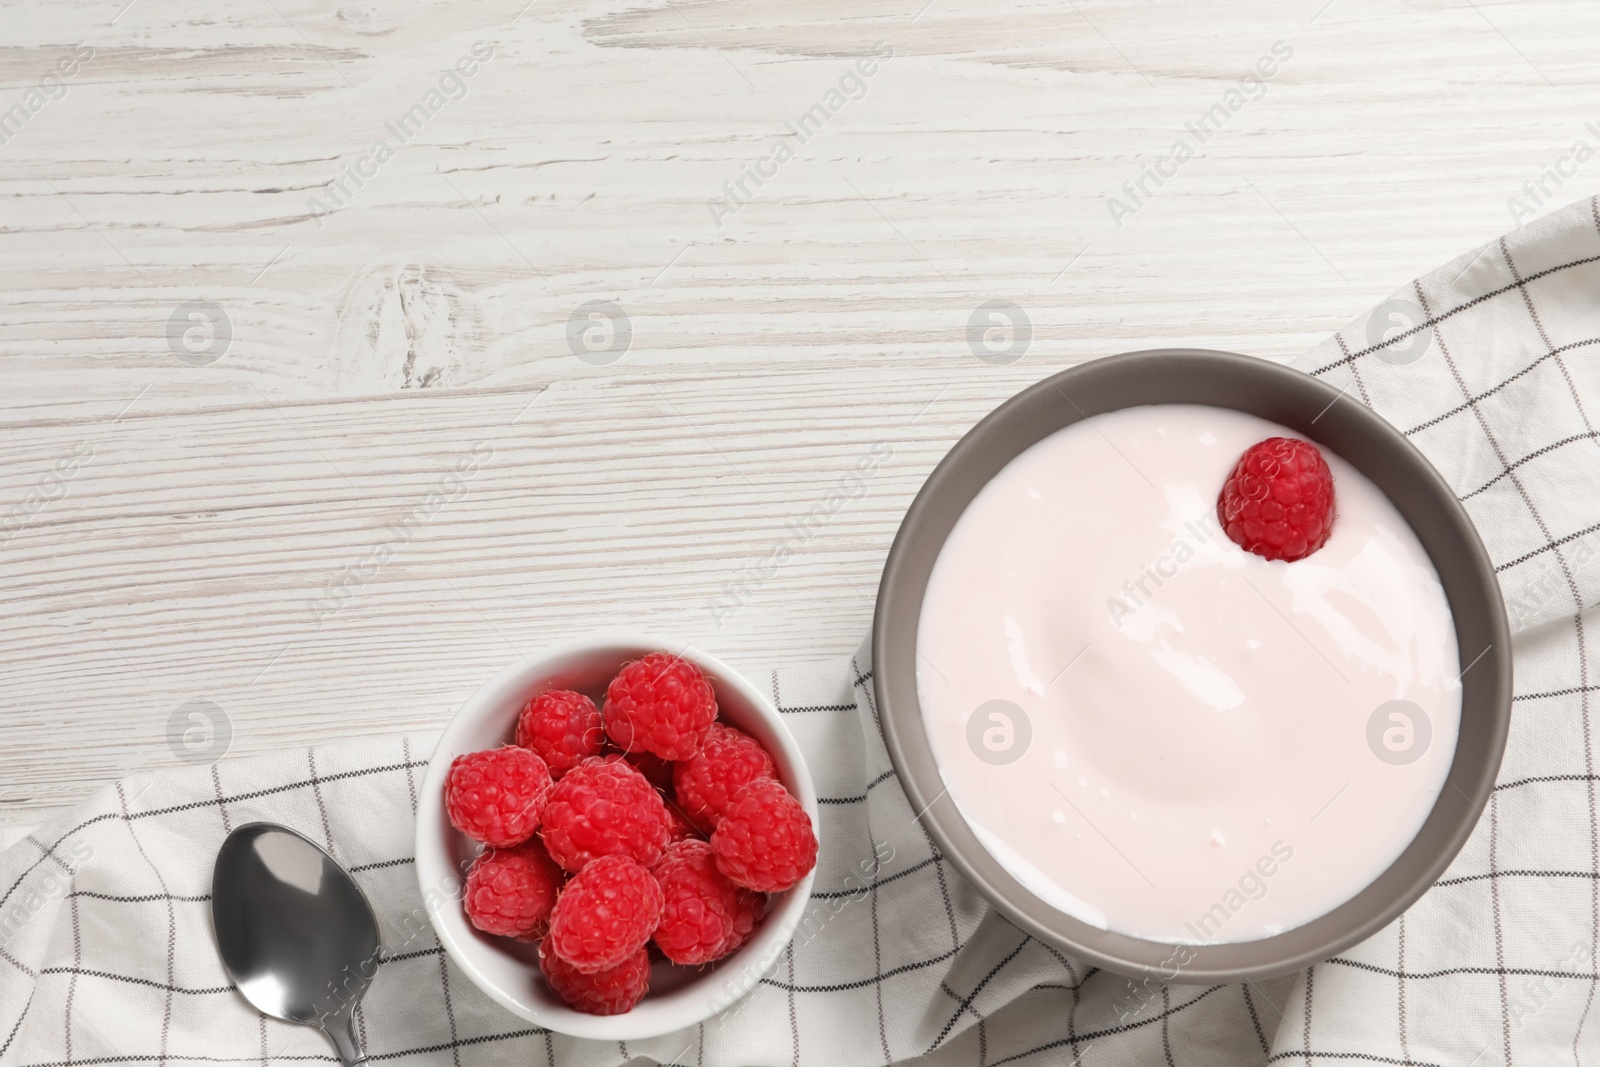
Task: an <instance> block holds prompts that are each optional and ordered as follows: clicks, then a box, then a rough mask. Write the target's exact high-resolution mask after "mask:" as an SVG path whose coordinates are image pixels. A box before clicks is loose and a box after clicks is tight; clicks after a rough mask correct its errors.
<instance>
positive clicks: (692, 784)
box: [672, 722, 774, 833]
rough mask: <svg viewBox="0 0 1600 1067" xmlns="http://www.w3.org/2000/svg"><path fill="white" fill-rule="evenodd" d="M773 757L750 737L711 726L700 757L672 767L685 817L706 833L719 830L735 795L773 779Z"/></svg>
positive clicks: (733, 730)
mask: <svg viewBox="0 0 1600 1067" xmlns="http://www.w3.org/2000/svg"><path fill="white" fill-rule="evenodd" d="M773 773H774V772H773V768H772V757H771V756H769V755H767V750H766V749H764V748H762V747H761V743H760V742H758V741H757V740H756V739H755V738H753V737H751V736H750V735H749V734H746V733H742V732H740V731H738V730H735V729H734V728H733V727H731V726H724V725H722V724H721V723H719V722H714V723H712V724H711V729H710V730H708V731H707V732H706V740H705V744H703V745H702V746H701V747H700V753H699V755H696V756H691V757H689V758H688V759H686V760H683V761H681V762H679V763H675V764H673V765H672V784H673V791H674V792H675V793H676V794H677V796H678V801H679V803H680V804H681V805H682V806H683V813H684V814H685V815H687V816H689V819H690V820H691V821H692V822H693V823H694V824H695V825H696V826H698V827H699V828H700V829H701V830H703V831H705V832H706V833H710V832H711V831H712V830H714V829H716V826H717V820H718V819H720V818H722V813H723V812H724V811H725V810H727V807H728V802H729V801H730V800H732V799H733V794H735V793H737V792H738V791H739V790H741V789H743V788H744V787H745V786H746V785H748V784H749V783H750V782H752V781H754V780H755V779H757V778H771V777H772V776H773Z"/></svg>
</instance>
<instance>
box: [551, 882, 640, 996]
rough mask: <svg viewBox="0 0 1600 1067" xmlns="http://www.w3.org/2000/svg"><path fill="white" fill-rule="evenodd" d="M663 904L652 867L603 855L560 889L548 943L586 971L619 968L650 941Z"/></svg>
mask: <svg viewBox="0 0 1600 1067" xmlns="http://www.w3.org/2000/svg"><path fill="white" fill-rule="evenodd" d="M662 903H663V900H662V895H661V886H660V885H658V884H657V883H656V880H655V877H654V876H653V875H651V873H650V872H649V871H647V870H645V869H644V868H643V867H641V866H639V864H637V863H635V862H633V860H631V859H629V858H628V857H626V856H601V857H600V858H599V859H597V860H595V861H594V862H593V863H591V864H589V865H588V866H587V867H585V868H584V869H583V870H581V871H579V872H578V873H577V874H575V875H573V877H572V881H570V882H568V883H567V885H566V888H565V889H563V890H561V895H560V896H559V897H557V898H556V906H555V909H554V910H553V911H552V912H551V913H550V933H549V934H547V935H546V936H545V941H544V943H545V945H546V946H548V947H549V949H550V951H551V952H554V953H555V954H556V955H557V956H560V957H561V959H562V960H563V961H564V962H566V963H570V964H571V965H572V966H573V967H574V968H575V969H577V970H579V971H582V972H583V973H585V974H593V973H595V972H596V971H603V970H605V969H607V968H609V967H615V966H617V965H618V964H620V963H622V962H623V961H625V960H626V959H627V958H628V957H629V956H632V955H633V954H634V953H636V952H638V951H639V950H640V949H641V948H643V947H644V945H645V942H647V941H649V940H650V935H651V934H653V933H655V930H656V926H657V924H659V923H660V922H661V908H662Z"/></svg>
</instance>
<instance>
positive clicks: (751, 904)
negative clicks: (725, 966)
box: [727, 888, 767, 953]
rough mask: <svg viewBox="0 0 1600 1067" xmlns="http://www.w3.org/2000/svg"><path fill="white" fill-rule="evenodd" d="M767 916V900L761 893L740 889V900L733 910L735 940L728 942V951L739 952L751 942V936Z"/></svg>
mask: <svg viewBox="0 0 1600 1067" xmlns="http://www.w3.org/2000/svg"><path fill="white" fill-rule="evenodd" d="M766 914H767V898H766V897H765V896H764V895H763V894H761V893H753V892H751V891H750V890H748V889H744V888H740V890H739V898H738V901H737V902H736V906H735V907H734V910H733V938H732V939H731V940H730V941H729V942H728V948H727V951H728V952H729V953H732V952H737V951H738V950H739V949H741V948H743V947H744V943H745V942H746V941H748V940H750V935H751V934H752V933H754V932H755V928H756V927H757V926H758V925H759V924H760V922H761V918H762V916H764V915H766Z"/></svg>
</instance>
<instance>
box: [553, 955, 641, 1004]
mask: <svg viewBox="0 0 1600 1067" xmlns="http://www.w3.org/2000/svg"><path fill="white" fill-rule="evenodd" d="M539 969H540V970H541V971H543V972H544V979H545V981H546V982H548V983H550V988H551V989H553V990H555V994H556V996H558V997H560V998H561V999H562V1000H564V1001H566V1002H567V1003H568V1004H570V1005H571V1006H572V1007H574V1008H577V1009H578V1010H579V1011H583V1012H588V1013H589V1014H590V1015H621V1014H622V1013H623V1012H625V1011H628V1010H629V1009H631V1008H632V1007H633V1006H634V1005H635V1004H637V1003H639V1000H640V998H641V997H643V996H644V994H645V990H647V989H649V988H650V953H649V952H648V951H647V950H645V949H644V948H642V947H641V948H640V949H639V951H637V952H635V953H634V954H633V955H631V956H629V957H628V958H627V959H625V960H623V961H622V962H621V963H619V964H617V965H616V966H615V967H607V968H606V969H605V970H603V971H595V972H594V973H593V974H585V973H583V972H582V971H580V970H578V969H577V968H576V967H574V966H572V964H570V963H567V962H566V961H565V960H563V959H562V958H561V957H560V956H557V955H556V954H555V953H554V952H551V951H550V942H549V941H545V942H544V943H542V944H541V945H540V946H539Z"/></svg>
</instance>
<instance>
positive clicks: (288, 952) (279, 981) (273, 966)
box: [211, 822, 380, 1067]
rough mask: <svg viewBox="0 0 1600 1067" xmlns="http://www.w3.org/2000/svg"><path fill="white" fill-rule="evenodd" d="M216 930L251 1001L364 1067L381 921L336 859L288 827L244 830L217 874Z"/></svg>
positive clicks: (226, 845) (230, 843)
mask: <svg viewBox="0 0 1600 1067" xmlns="http://www.w3.org/2000/svg"><path fill="white" fill-rule="evenodd" d="M211 926H212V928H213V929H214V930H215V931H216V935H217V951H218V953H219V954H220V955H221V956H222V966H223V968H224V969H225V970H226V971H227V972H228V977H229V978H231V979H233V982H234V984H235V985H237V986H238V987H239V992H240V993H241V994H243V995H244V998H245V999H246V1000H248V1001H249V1002H250V1003H251V1004H254V1005H255V1006H256V1007H257V1008H259V1009H260V1010H261V1011H262V1012H264V1013H266V1014H267V1015H270V1016H272V1017H273V1018H275V1019H282V1020H284V1021H285V1022H291V1023H299V1024H301V1025H302V1026H315V1027H317V1028H319V1029H321V1030H322V1031H323V1032H324V1033H326V1034H327V1035H328V1040H330V1041H332V1042H333V1047H334V1050H335V1051H336V1052H338V1053H339V1059H340V1060H341V1061H343V1062H344V1064H345V1065H346V1067H351V1065H353V1064H357V1063H364V1062H366V1059H367V1056H366V1053H364V1052H363V1051H362V1050H361V1041H360V1039H359V1038H358V1037H357V1036H356V1032H355V1010H356V1004H358V1003H359V1002H360V1000H361V996H362V994H363V993H365V992H366V991H367V986H368V984H370V983H371V981H372V977H373V975H375V974H376V973H377V971H378V954H379V951H380V947H379V943H378V920H377V918H376V917H375V916H374V915H373V913H372V905H370V904H368V903H367V898H366V896H365V895H363V894H362V892H361V887H360V886H358V885H356V883H355V880H354V879H352V878H351V877H350V875H349V873H348V872H346V871H345V869H344V868H343V867H341V866H339V865H338V864H337V863H335V862H334V859H333V857H332V856H330V855H328V854H327V853H326V852H324V851H323V850H322V849H320V848H318V847H317V846H316V845H315V844H313V843H312V842H310V841H308V840H307V839H306V838H304V837H302V836H301V835H300V834H297V833H295V832H294V831H293V830H291V829H289V828H288V827H286V826H276V825H274V824H272V823H265V822H255V823H250V824H248V825H245V826H241V827H239V828H238V829H237V830H235V831H233V833H231V834H229V835H228V839H227V840H226V841H224V842H223V843H222V848H221V850H220V851H219V852H218V853H217V864H216V866H215V867H214V868H213V869H212V872H211Z"/></svg>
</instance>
